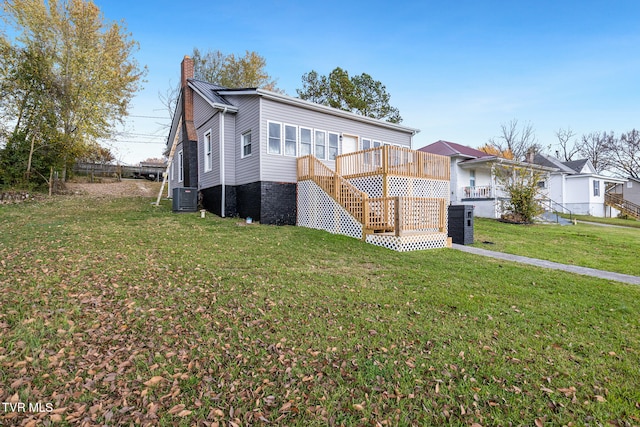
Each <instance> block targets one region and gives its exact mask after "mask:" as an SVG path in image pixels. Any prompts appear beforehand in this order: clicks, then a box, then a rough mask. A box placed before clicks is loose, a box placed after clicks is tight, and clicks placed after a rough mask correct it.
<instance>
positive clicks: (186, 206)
mask: <svg viewBox="0 0 640 427" xmlns="http://www.w3.org/2000/svg"><path fill="white" fill-rule="evenodd" d="M173 211H174V212H197V211H198V189H197V188H193V187H180V188H174V189H173Z"/></svg>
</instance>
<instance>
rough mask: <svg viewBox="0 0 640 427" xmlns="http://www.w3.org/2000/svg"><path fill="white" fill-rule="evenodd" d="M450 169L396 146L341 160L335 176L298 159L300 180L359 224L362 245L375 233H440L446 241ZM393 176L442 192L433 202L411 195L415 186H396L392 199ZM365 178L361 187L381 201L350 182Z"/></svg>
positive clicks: (441, 158)
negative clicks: (441, 186) (435, 185)
mask: <svg viewBox="0 0 640 427" xmlns="http://www.w3.org/2000/svg"><path fill="white" fill-rule="evenodd" d="M449 170H450V169H449V159H448V158H447V157H444V156H438V155H434V154H430V153H422V152H418V151H413V150H409V149H406V148H401V147H394V146H384V147H378V148H372V149H369V150H364V151H358V152H355V153H350V154H344V155H340V156H338V157H337V158H336V171H333V170H331V169H330V168H329V167H327V166H326V165H325V164H324V163H322V162H321V161H319V160H318V159H316V158H315V157H313V156H310V155H309V156H304V157H301V158H299V159H298V181H305V180H311V181H313V182H315V183H316V184H317V185H318V186H319V187H320V188H321V189H322V191H324V192H325V193H326V194H328V195H329V196H330V197H331V198H332V199H333V200H335V201H336V202H337V203H338V204H339V205H340V206H342V207H343V208H344V209H345V210H346V211H347V212H348V213H349V214H350V215H351V216H353V217H354V218H355V219H356V220H357V221H358V222H359V223H361V224H362V238H363V239H365V240H366V239H367V236H371V235H373V234H377V235H383V234H385V235H386V234H389V233H390V234H391V235H394V236H403V235H413V236H415V235H417V234H421V233H422V234H433V233H436V234H442V233H444V234H445V236H446V233H447V211H446V206H447V204H448V200H449V199H448V195H449ZM391 177H394V178H397V177H404V178H408V179H415V180H417V181H418V182H419V183H420V184H422V186H423V187H424V184H425V183H432V182H436V181H437V182H439V183H440V184H442V183H444V184H445V186H446V191H442V190H441V191H439V192H437V193H438V194H437V196H436V197H419V196H415V195H412V194H411V190H410V189H409V188H408V187H412V186H413V184H412V185H408V186H404V187H403V186H400V187H403V188H400V189H399V188H398V187H399V186H398V185H397V184H396V185H395V187H394V191H393V194H392V195H390V193H391V191H390V189H389V186H390V184H389V182H391V180H390V178H391ZM363 179H364V181H365V183H366V184H367V185H365V187H367V188H372V190H371V191H374V193H375V194H376V195H379V194H381V195H382V197H370V195H369V193H368V192H365V191H363V190H361V189H359V188H358V187H357V186H356V185H354V184H353V183H352V182H356V181H357V182H358V183H360V184H362V183H363ZM350 180H351V182H350ZM408 182H409V181H408ZM411 182H412V181H411ZM361 186H362V185H361ZM376 186H377V187H376ZM418 186H419V185H418ZM379 187H382V188H379ZM367 191H369V190H367ZM434 191H435V190H434Z"/></svg>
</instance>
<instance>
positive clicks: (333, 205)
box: [297, 180, 362, 239]
mask: <svg viewBox="0 0 640 427" xmlns="http://www.w3.org/2000/svg"><path fill="white" fill-rule="evenodd" d="M297 211H298V218H297V225H299V226H301V227H308V228H315V229H318V230H325V231H328V232H329V233H333V234H343V235H345V236H350V237H354V238H356V239H360V238H362V224H360V223H359V222H358V221H356V219H355V218H354V217H352V216H351V215H350V214H349V213H348V212H347V211H346V210H345V209H344V208H343V207H342V206H340V205H339V204H338V203H337V202H336V201H335V200H334V199H332V198H331V196H329V195H328V194H327V193H325V192H324V191H323V190H322V188H320V187H319V186H318V185H317V184H316V183H315V182H313V181H309V180H307V181H299V182H298V209H297Z"/></svg>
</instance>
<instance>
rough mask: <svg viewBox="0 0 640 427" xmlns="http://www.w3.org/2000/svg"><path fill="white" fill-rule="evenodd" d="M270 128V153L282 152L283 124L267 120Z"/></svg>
mask: <svg viewBox="0 0 640 427" xmlns="http://www.w3.org/2000/svg"><path fill="white" fill-rule="evenodd" d="M267 126H268V128H269V143H268V148H267V150H268V152H269V154H282V125H281V124H280V123H275V122H267Z"/></svg>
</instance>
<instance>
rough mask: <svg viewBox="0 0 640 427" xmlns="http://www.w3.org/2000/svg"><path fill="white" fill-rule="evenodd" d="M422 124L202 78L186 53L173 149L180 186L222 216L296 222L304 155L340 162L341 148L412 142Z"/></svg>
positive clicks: (175, 183)
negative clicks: (300, 163)
mask: <svg viewBox="0 0 640 427" xmlns="http://www.w3.org/2000/svg"><path fill="white" fill-rule="evenodd" d="M417 132H418V130H417V129H413V128H409V127H405V126H401V125H398V124H394V123H389V122H385V121H381V120H376V119H371V118H368V117H364V116H360V115H357V114H353V113H349V112H345V111H342V110H337V109H334V108H330V107H325V106H322V105H318V104H314V103H311V102H307V101H304V100H301V99H298V98H293V97H290V96H286V95H282V94H279V93H275V92H270V91H267V90H262V89H257V88H241V89H230V88H224V87H222V86H219V85H216V84H212V83H208V82H203V81H199V80H195V79H194V78H193V60H192V59H191V58H189V57H188V56H185V58H184V60H183V61H182V67H181V92H180V98H179V102H178V104H177V107H176V110H175V113H174V117H173V120H172V124H171V130H170V134H169V137H168V140H167V148H168V149H170V148H171V147H172V146H173V145H174V143H175V152H174V157H173V160H172V164H171V168H170V173H169V177H168V182H169V194H172V190H173V188H178V187H191V188H196V189H197V190H198V191H199V195H200V201H201V204H202V206H203V207H204V208H205V209H207V210H208V211H210V212H213V213H215V214H216V215H219V216H222V217H226V216H239V217H242V218H246V217H252V218H253V219H254V220H256V221H260V222H261V223H263V224H277V225H284V224H291V225H294V224H296V190H297V176H298V174H297V158H298V157H302V156H306V155H313V156H315V157H316V158H318V159H319V160H320V161H321V162H322V163H324V164H325V165H327V166H328V167H329V168H331V169H334V168H335V158H336V156H337V155H340V154H346V153H351V152H355V151H358V150H365V149H370V148H374V147H382V146H384V145H391V146H397V147H404V148H411V143H412V138H413V136H414V135H415V134H416V133H417Z"/></svg>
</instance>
